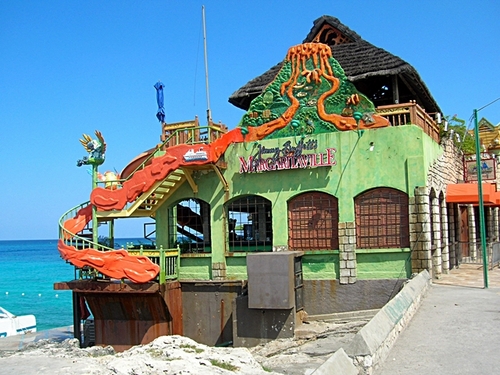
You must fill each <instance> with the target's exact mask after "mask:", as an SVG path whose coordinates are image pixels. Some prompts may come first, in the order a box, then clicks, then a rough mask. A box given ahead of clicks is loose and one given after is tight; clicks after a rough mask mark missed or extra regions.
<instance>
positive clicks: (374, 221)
mask: <svg viewBox="0 0 500 375" xmlns="http://www.w3.org/2000/svg"><path fill="white" fill-rule="evenodd" d="M354 205H355V210H356V246H357V248H358V249H379V248H402V247H410V236H409V232H410V231H409V219H408V195H407V194H405V193H403V192H401V191H399V190H395V189H391V188H377V189H372V190H368V191H366V192H364V193H362V194H360V195H358V196H357V197H356V198H355V199H354Z"/></svg>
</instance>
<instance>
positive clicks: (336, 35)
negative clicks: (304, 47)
mask: <svg viewBox="0 0 500 375" xmlns="http://www.w3.org/2000/svg"><path fill="white" fill-rule="evenodd" d="M362 40H363V38H361V36H359V35H358V34H357V33H355V32H354V31H352V30H351V29H350V28H348V27H347V26H346V25H344V24H343V23H342V22H340V20H339V19H338V18H336V17H332V16H327V15H323V16H321V17H319V18H317V19H316V20H315V21H314V22H313V27H312V28H311V31H309V34H307V36H306V38H305V39H304V41H303V43H311V42H319V43H325V44H328V45H330V46H332V45H338V44H344V43H352V42H359V41H362Z"/></svg>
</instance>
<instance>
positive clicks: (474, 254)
mask: <svg viewBox="0 0 500 375" xmlns="http://www.w3.org/2000/svg"><path fill="white" fill-rule="evenodd" d="M458 246H459V249H458V253H459V254H460V255H459V256H460V263H471V264H481V265H483V247H482V244H481V242H480V241H476V242H458ZM486 256H487V258H488V259H487V263H488V268H489V269H492V268H493V267H494V266H496V265H498V264H499V263H500V242H487V243H486Z"/></svg>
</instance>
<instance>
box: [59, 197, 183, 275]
mask: <svg viewBox="0 0 500 375" xmlns="http://www.w3.org/2000/svg"><path fill="white" fill-rule="evenodd" d="M89 205H90V201H87V202H84V203H82V204H79V205H78V206H75V207H73V208H71V209H70V210H68V211H67V212H65V213H64V214H63V215H62V216H61V218H60V219H59V239H60V240H62V241H64V243H65V244H66V245H69V246H73V247H75V248H77V249H90V248H92V249H95V250H98V251H102V252H106V251H116V250H126V251H127V252H128V254H129V255H132V256H146V257H148V258H149V259H150V260H151V262H153V263H155V264H158V265H159V266H160V273H159V275H158V280H159V282H160V283H161V284H162V283H165V281H166V280H175V279H177V278H178V277H179V268H180V249H179V247H177V248H174V249H163V246H160V248H157V249H147V250H145V249H143V248H142V246H141V247H140V248H139V249H123V248H122V249H113V248H111V247H108V246H105V245H102V244H100V243H95V242H94V241H93V240H90V239H88V238H85V237H82V236H79V235H76V234H75V233H72V232H70V231H69V230H67V229H66V228H65V227H64V222H65V221H66V220H68V219H71V218H74V217H76V216H77V215H78V213H79V212H80V210H82V209H84V208H86V207H88V206H89ZM77 268H78V267H77ZM98 274H99V272H98V271H97V270H94V269H86V270H82V269H80V278H86V277H95V276H96V275H98Z"/></svg>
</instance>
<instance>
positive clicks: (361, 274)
mask: <svg viewBox="0 0 500 375" xmlns="http://www.w3.org/2000/svg"><path fill="white" fill-rule="evenodd" d="M356 261H357V267H358V268H357V276H358V279H405V278H409V277H410V276H411V253H410V251H409V249H403V250H401V249H392V251H391V250H375V249H371V250H364V251H362V250H358V251H356Z"/></svg>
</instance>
